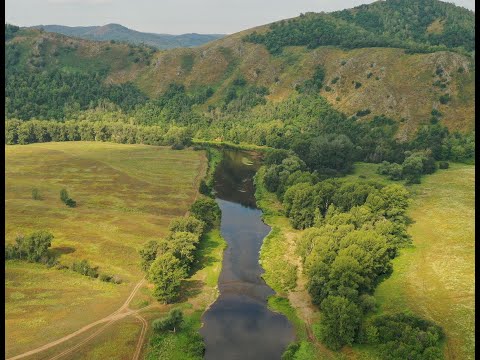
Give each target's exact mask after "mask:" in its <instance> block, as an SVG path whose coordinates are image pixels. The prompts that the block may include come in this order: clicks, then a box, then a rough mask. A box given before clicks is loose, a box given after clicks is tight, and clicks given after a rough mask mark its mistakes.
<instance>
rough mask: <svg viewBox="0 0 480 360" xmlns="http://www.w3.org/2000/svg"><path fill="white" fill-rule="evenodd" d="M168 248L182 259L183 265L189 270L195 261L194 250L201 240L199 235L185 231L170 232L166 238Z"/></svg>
mask: <svg viewBox="0 0 480 360" xmlns="http://www.w3.org/2000/svg"><path fill="white" fill-rule="evenodd" d="M166 241H167V244H168V250H169V251H170V252H171V253H172V254H173V255H175V257H176V258H177V259H179V260H180V261H181V264H182V266H184V267H185V268H186V269H187V270H188V269H189V268H190V265H191V264H192V263H193V260H194V259H195V257H194V251H195V250H196V248H197V244H198V241H199V238H198V235H197V234H193V233H190V232H185V231H178V232H173V233H170V235H169V236H168V237H167V239H166Z"/></svg>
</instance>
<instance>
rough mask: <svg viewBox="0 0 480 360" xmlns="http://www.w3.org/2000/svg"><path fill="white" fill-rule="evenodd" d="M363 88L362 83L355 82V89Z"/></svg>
mask: <svg viewBox="0 0 480 360" xmlns="http://www.w3.org/2000/svg"><path fill="white" fill-rule="evenodd" d="M361 86H362V83H361V82H358V81H355V89H358V88H359V87H361Z"/></svg>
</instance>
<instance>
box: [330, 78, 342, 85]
mask: <svg viewBox="0 0 480 360" xmlns="http://www.w3.org/2000/svg"><path fill="white" fill-rule="evenodd" d="M338 80H340V77H338V76H335V77H334V78H333V79H332V81H331V83H332V84H336V83H337V81H338Z"/></svg>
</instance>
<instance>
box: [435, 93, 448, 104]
mask: <svg viewBox="0 0 480 360" xmlns="http://www.w3.org/2000/svg"><path fill="white" fill-rule="evenodd" d="M450 100H451V97H450V94H443V95H441V96H440V97H439V98H438V101H440V104H444V105H445V104H448V103H449V102H450Z"/></svg>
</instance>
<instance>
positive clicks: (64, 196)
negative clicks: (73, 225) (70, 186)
mask: <svg viewBox="0 0 480 360" xmlns="http://www.w3.org/2000/svg"><path fill="white" fill-rule="evenodd" d="M60 200H62V202H63V203H64V204H65V205H67V206H68V207H71V208H73V207H75V206H77V202H76V201H75V200H73V199H71V198H70V197H69V196H68V192H67V189H62V190H60Z"/></svg>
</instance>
